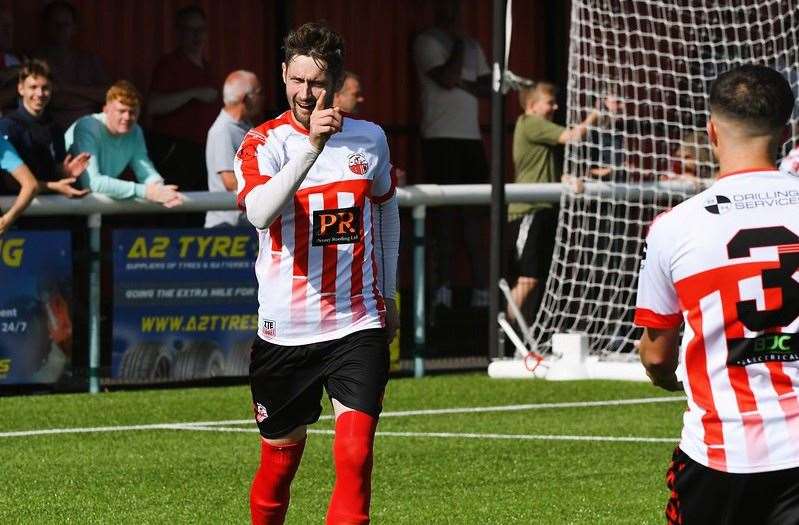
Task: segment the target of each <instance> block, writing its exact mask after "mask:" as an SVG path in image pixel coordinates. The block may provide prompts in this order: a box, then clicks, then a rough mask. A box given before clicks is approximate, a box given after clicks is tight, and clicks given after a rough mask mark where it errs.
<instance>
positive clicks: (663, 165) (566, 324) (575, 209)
mask: <svg viewBox="0 0 799 525" xmlns="http://www.w3.org/2000/svg"><path fill="white" fill-rule="evenodd" d="M570 46H571V47H570V51H569V79H568V117H567V119H568V124H569V125H574V124H577V123H579V122H581V121H582V120H583V119H584V118H585V116H586V115H587V114H588V113H589V112H590V111H591V110H592V109H594V108H595V107H598V105H599V104H600V103H601V101H602V100H603V99H604V98H605V97H606V96H607V95H615V96H616V97H618V99H619V100H620V102H621V105H622V107H623V109H622V111H620V112H619V113H618V114H617V116H616V118H615V119H614V118H612V117H610V116H609V114H608V112H607V111H604V108H603V117H602V118H600V120H599V122H598V123H597V124H596V125H594V126H592V128H591V129H590V132H589V134H588V135H587V136H586V138H585V139H584V140H583V141H581V142H579V143H574V144H569V145H567V146H566V151H565V159H564V166H563V168H564V169H563V172H564V174H567V175H573V176H577V177H579V178H581V179H582V180H584V181H586V187H587V191H585V192H583V193H575V192H574V191H569V192H564V195H563V197H562V198H561V202H560V218H559V225H558V231H557V244H556V248H555V253H554V256H553V263H552V268H551V270H550V275H549V278H548V280H547V284H546V289H545V292H544V297H543V300H542V303H541V307H540V308H539V310H538V313H537V316H536V319H535V322H534V323H533V327H532V335H533V339H534V340H535V342H536V343H537V345H538V350H539V351H543V352H546V351H548V350H550V344H551V343H550V341H551V339H552V335H553V334H555V333H559V332H578V333H584V334H587V335H588V338H589V340H590V345H591V352H592V354H594V355H597V354H598V355H600V357H604V358H607V359H612V358H613V357H618V358H624V357H629V356H632V355H634V354H633V353H632V352H633V351H634V346H633V342H634V341H635V340H637V339H638V337H639V336H640V331H639V330H638V329H636V328H635V327H634V326H633V323H632V320H633V313H634V312H633V310H634V304H635V295H636V286H637V282H638V266H639V261H640V257H641V253H642V250H643V241H644V236H645V234H646V231H647V226H648V225H649V224H650V223H651V222H652V220H653V218H654V217H655V216H656V215H657V214H658V213H660V212H662V211H664V210H666V209H668V208H670V207H673V206H674V205H676V204H678V203H679V202H680V201H681V200H683V199H685V198H686V197H687V196H690V195H691V194H693V193H695V192H696V190H697V189H698V188H701V187H705V186H707V185H709V184H710V183H711V180H712V177H713V175H714V174H715V171H716V168H717V166H716V165H715V164H714V160H713V158H712V153H711V150H710V146H709V144H708V141H707V136H706V134H705V131H704V130H705V123H706V121H707V116H708V109H707V105H706V93H707V91H708V88H709V86H710V83H711V81H712V80H713V79H714V78H716V76H717V75H718V74H719V73H722V72H724V71H726V70H727V69H729V68H730V67H733V66H736V65H739V64H744V63H757V64H763V65H767V66H770V67H773V68H776V69H778V70H779V71H780V72H782V73H783V74H784V75H785V76H786V78H787V79H788V80H789V81H790V83H791V86H792V87H793V89H794V92H798V91H799V90H798V89H797V83H798V82H797V78H799V74H798V73H797V68H799V0H738V1H735V2H725V1H720V0H662V1H661V0H624V1H620V0H572V14H571V44H570ZM796 120H797V119H796V113H795V114H794V117H793V119H792V122H791V124H792V129H793V131H794V133H793V134H792V138H791V140H790V141H788V143H786V144H785V152H787V151H788V150H789V149H790V148H791V147H793V145H794V142H795V141H796V131H797V128H796ZM651 186H655V189H656V191H655V192H651V191H648V192H645V191H642V190H643V189H644V188H646V187H650V189H651ZM592 189H593V190H599V191H588V190H592ZM690 227H692V226H691V225H686V228H690Z"/></svg>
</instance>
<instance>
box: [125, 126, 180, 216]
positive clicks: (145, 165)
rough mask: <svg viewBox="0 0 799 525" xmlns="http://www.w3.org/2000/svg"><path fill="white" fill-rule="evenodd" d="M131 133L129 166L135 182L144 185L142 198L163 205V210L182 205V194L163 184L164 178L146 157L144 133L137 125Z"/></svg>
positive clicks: (174, 187) (147, 156)
mask: <svg viewBox="0 0 799 525" xmlns="http://www.w3.org/2000/svg"><path fill="white" fill-rule="evenodd" d="M133 133H135V139H136V141H135V145H134V149H133V155H132V158H131V161H130V166H131V168H132V169H133V173H134V175H136V180H138V181H139V184H143V185H144V198H145V199H147V200H148V201H151V202H157V203H160V204H163V205H164V207H165V208H172V207H174V206H179V205H181V204H183V194H182V193H179V192H178V191H177V190H178V187H177V186H175V185H174V184H164V178H163V177H161V174H159V173H158V170H156V169H155V166H153V163H152V161H151V160H150V157H149V155H147V145H146V144H145V142H144V133H142V130H141V128H140V127H139V126H138V125H137V126H136V127H135V128H134V129H133Z"/></svg>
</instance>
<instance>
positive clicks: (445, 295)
mask: <svg viewBox="0 0 799 525" xmlns="http://www.w3.org/2000/svg"><path fill="white" fill-rule="evenodd" d="M433 304H434V305H442V306H446V307H447V308H452V288H450V287H449V286H439V287H438V289H437V290H436V293H435V295H434V296H433Z"/></svg>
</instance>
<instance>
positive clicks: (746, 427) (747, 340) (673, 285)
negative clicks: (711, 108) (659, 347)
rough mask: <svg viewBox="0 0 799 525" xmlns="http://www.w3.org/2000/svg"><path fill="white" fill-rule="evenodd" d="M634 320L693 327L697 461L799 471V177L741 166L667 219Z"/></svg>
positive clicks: (651, 239)
mask: <svg viewBox="0 0 799 525" xmlns="http://www.w3.org/2000/svg"><path fill="white" fill-rule="evenodd" d="M635 322H636V324H638V325H640V326H644V327H650V328H675V327H677V326H679V325H680V324H681V323H683V322H684V323H685V327H684V334H683V339H682V344H681V347H680V355H679V366H678V368H677V377H678V378H679V379H680V380H681V381H682V382H683V385H684V386H685V392H686V394H687V396H688V411H687V412H686V413H685V415H684V417H683V431H682V437H681V440H680V448H681V449H682V450H683V451H684V452H685V453H686V454H688V456H690V457H691V458H692V459H693V460H695V461H697V462H699V463H701V464H703V465H705V466H708V467H710V468H713V469H716V470H720V471H725V472H733V473H748V472H765V471H773V470H781V469H786V468H792V467H797V466H799V395H798V394H799V336H798V335H797V333H796V332H797V328H799V178H797V177H793V176H791V175H786V174H782V173H780V172H778V171H776V170H771V169H769V170H763V171H745V172H738V173H731V174H728V175H725V176H723V177H721V178H720V179H719V180H718V181H716V183H715V184H714V185H713V186H712V187H710V188H708V189H707V190H705V191H703V192H702V193H700V194H698V195H696V196H694V197H692V198H690V199H688V200H687V201H685V202H683V203H682V204H680V205H678V206H676V207H675V208H674V209H672V210H671V211H669V212H667V213H665V214H663V215H661V216H660V217H658V218H657V219H656V220H655V222H654V223H653V224H652V226H651V228H650V231H649V235H648V236H647V252H646V258H645V260H644V262H643V265H642V269H641V272H640V276H639V282H638V300H637V308H636V312H635Z"/></svg>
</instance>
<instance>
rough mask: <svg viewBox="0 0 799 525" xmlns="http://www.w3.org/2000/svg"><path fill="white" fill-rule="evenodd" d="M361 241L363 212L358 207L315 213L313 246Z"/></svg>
mask: <svg viewBox="0 0 799 525" xmlns="http://www.w3.org/2000/svg"><path fill="white" fill-rule="evenodd" d="M360 240H361V212H360V210H359V209H358V207H357V206H353V207H352V208H335V209H332V210H317V211H315V212H313V241H312V242H313V245H314V246H326V245H328V244H353V243H356V242H358V241H360Z"/></svg>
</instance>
